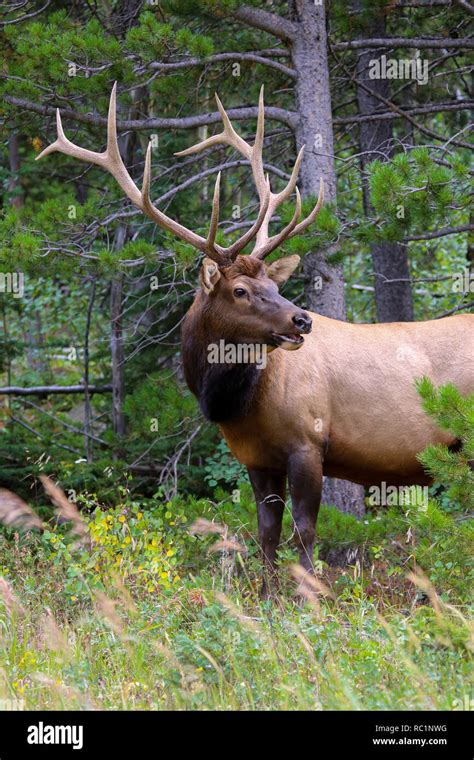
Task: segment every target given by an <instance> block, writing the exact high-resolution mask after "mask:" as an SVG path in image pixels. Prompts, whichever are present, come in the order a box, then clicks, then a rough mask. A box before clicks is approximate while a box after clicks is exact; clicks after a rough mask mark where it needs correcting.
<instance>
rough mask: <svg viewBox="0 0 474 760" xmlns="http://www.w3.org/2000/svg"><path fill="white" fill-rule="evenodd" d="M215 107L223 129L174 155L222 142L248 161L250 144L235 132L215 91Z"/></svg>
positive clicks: (199, 149)
mask: <svg viewBox="0 0 474 760" xmlns="http://www.w3.org/2000/svg"><path fill="white" fill-rule="evenodd" d="M215 98H216V103H217V108H218V109H219V113H220V115H221V118H222V122H223V125H224V129H223V131H222V132H220V133H219V134H218V135H212V137H207V138H206V139H205V140H202V141H201V142H199V143H197V144H196V145H191V147H190V148H185V149H184V150H180V151H178V152H177V153H175V154H174V155H175V156H189V155H190V154H191V153H199V152H200V151H201V150H204V149H205V148H210V147H211V146H212V145H218V144H224V145H230V146H231V147H233V148H235V149H236V150H238V151H239V153H242V154H243V155H244V156H245V157H246V158H247V159H248V160H249V161H250V159H251V157H252V148H251V146H250V145H249V144H248V143H246V142H245V140H243V139H242V137H240V135H238V134H237V132H236V131H235V129H234V127H233V126H232V122H231V120H230V119H229V117H228V116H227V113H226V111H225V108H224V106H223V105H222V103H221V101H220V98H219V96H218V94H217V93H215Z"/></svg>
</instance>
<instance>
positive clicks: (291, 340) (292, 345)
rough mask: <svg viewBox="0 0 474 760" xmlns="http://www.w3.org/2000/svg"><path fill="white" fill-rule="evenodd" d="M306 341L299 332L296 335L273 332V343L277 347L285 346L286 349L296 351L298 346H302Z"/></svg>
mask: <svg viewBox="0 0 474 760" xmlns="http://www.w3.org/2000/svg"><path fill="white" fill-rule="evenodd" d="M303 343H304V338H303V336H302V335H300V334H299V333H296V334H294V335H280V334H279V333H272V344H273V345H274V346H276V347H277V348H284V349H286V351H294V350H295V349H296V348H300V346H302V345H303Z"/></svg>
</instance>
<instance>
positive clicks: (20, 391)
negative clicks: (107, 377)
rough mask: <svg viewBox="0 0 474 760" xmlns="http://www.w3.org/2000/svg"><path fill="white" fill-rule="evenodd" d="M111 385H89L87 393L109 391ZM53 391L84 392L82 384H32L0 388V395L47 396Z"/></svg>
mask: <svg viewBox="0 0 474 760" xmlns="http://www.w3.org/2000/svg"><path fill="white" fill-rule="evenodd" d="M111 391H112V386H111V385H89V393H110V392H111ZM53 393H84V385H34V386H31V388H22V387H20V386H19V385H9V386H6V387H5V388H0V396H2V395H3V396H49V395H50V394H53Z"/></svg>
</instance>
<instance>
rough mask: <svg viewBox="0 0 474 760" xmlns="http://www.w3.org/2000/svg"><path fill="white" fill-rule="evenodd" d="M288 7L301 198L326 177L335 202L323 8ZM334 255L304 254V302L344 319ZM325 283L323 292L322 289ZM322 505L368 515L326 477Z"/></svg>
mask: <svg viewBox="0 0 474 760" xmlns="http://www.w3.org/2000/svg"><path fill="white" fill-rule="evenodd" d="M290 7H291V10H292V13H293V17H294V20H295V21H297V22H299V30H298V34H297V36H296V38H295V40H294V41H293V43H292V45H291V56H292V62H293V66H294V68H295V70H296V71H297V74H298V77H297V79H296V84H295V92H296V105H297V111H298V114H299V120H298V124H297V127H296V142H297V146H298V148H300V147H301V145H305V146H306V147H305V151H304V156H303V162H302V165H301V171H300V182H299V185H300V189H301V191H302V193H303V195H309V194H312V195H316V196H317V194H318V192H319V180H320V177H322V178H323V180H324V186H325V198H326V201H333V202H335V201H336V172H335V167H334V145H333V126H332V110H331V94H330V88H329V67H328V59H327V39H326V18H325V8H324V5H322V4H321V5H316V4H315V3H314V0H295V2H294V3H290ZM333 253H335V249H328V250H326V251H312V252H309V253H307V254H306V256H305V260H304V274H305V296H306V303H307V306H308V308H309V309H311V310H312V311H315V312H318V313H319V314H323V315H325V316H327V317H332V318H334V319H341V320H343V319H345V317H346V310H345V299H344V279H343V273H342V266H341V265H336V266H332V265H330V264H328V263H327V257H328V256H330V255H331V254H333ZM321 282H322V287H319V283H321ZM315 285H316V287H315ZM323 501H324V502H326V503H329V504H332V505H334V506H336V507H337V508H338V509H340V510H341V511H343V512H351V514H355V515H358V516H359V515H362V514H364V511H365V505H364V489H363V488H362V486H358V485H355V484H354V483H350V482H348V481H346V480H334V479H332V478H325V479H324V487H323Z"/></svg>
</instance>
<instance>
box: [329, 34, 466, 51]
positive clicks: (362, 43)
mask: <svg viewBox="0 0 474 760" xmlns="http://www.w3.org/2000/svg"><path fill="white" fill-rule="evenodd" d="M361 48H362V49H363V50H367V49H371V48H417V49H421V48H428V49H434V48H461V49H463V50H470V49H472V48H474V39H472V38H470V37H461V38H460V39H457V40H456V39H449V38H447V37H440V38H438V37H436V38H431V39H430V38H426V37H410V38H407V37H382V38H374V39H369V40H351V41H350V42H335V43H334V45H332V49H333V50H336V51H337V52H339V51H341V50H360V49H361Z"/></svg>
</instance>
